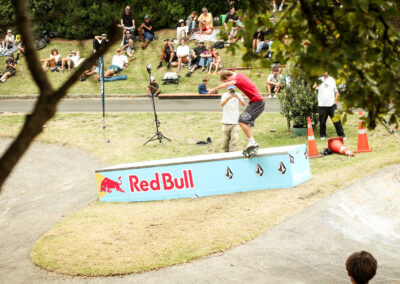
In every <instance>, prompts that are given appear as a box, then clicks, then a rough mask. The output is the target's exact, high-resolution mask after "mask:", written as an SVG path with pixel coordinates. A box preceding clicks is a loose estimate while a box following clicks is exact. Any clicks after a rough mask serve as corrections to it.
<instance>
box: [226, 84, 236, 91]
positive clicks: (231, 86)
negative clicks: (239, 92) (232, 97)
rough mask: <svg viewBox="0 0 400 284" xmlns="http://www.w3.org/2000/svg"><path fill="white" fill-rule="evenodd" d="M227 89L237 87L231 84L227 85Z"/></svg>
mask: <svg viewBox="0 0 400 284" xmlns="http://www.w3.org/2000/svg"><path fill="white" fill-rule="evenodd" d="M227 89H228V90H230V89H235V85H230V86H228V87H227Z"/></svg>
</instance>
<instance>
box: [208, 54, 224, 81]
mask: <svg viewBox="0 0 400 284" xmlns="http://www.w3.org/2000/svg"><path fill="white" fill-rule="evenodd" d="M220 65H222V64H221V56H219V52H218V51H217V52H215V53H214V58H213V61H212V62H211V63H210V69H208V74H210V73H211V71H212V69H213V67H215V72H214V75H216V74H217V71H218V69H219V68H220V67H221V66H220Z"/></svg>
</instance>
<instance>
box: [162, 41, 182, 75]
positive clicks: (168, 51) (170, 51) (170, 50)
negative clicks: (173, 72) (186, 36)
mask: <svg viewBox="0 0 400 284" xmlns="http://www.w3.org/2000/svg"><path fill="white" fill-rule="evenodd" d="M163 60H165V62H168V65H167V68H168V69H169V68H170V67H171V63H172V62H173V61H177V60H178V58H177V57H176V54H175V49H174V45H173V44H172V43H170V41H169V39H167V38H166V39H164V43H163V46H162V48H161V57H160V64H158V66H157V69H159V68H161V67H162V62H163Z"/></svg>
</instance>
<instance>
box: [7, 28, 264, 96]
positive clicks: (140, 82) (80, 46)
mask: <svg viewBox="0 0 400 284" xmlns="http://www.w3.org/2000/svg"><path fill="white" fill-rule="evenodd" d="M156 35H157V36H158V37H159V39H157V40H155V41H153V42H152V43H151V44H150V45H149V47H148V48H147V49H146V50H142V48H141V44H140V43H137V51H136V53H135V57H136V58H137V59H136V60H135V61H132V62H130V64H129V67H128V68H127V69H126V70H124V71H123V72H121V74H126V75H127V76H128V79H127V80H126V81H117V82H108V83H106V85H105V90H106V94H144V93H146V86H147V84H148V74H147V71H146V68H145V66H146V65H147V64H148V63H150V64H152V66H153V68H152V75H154V76H155V77H156V81H157V82H158V83H159V84H160V83H161V79H162V77H163V75H164V74H165V73H166V72H167V71H168V69H167V68H166V64H164V66H163V67H162V68H161V69H157V68H156V67H157V65H158V63H159V60H160V53H161V46H162V44H163V40H164V38H169V39H172V38H174V37H176V32H175V30H172V29H171V30H161V31H158V32H156ZM197 44H198V43H197V42H195V41H192V42H189V46H190V47H191V48H193V47H194V46H196V45H197ZM174 45H175V47H176V46H177V45H176V44H174ZM238 45H239V47H240V48H239V49H238V50H237V52H236V54H235V55H232V54H231V53H230V52H228V51H227V49H221V50H219V52H220V54H221V55H222V60H223V64H224V67H240V66H242V59H241V58H242V54H243V50H242V49H241V48H242V43H241V42H240V41H239V42H238ZM118 46H119V43H117V44H115V46H114V47H113V48H112V50H110V51H109V52H108V53H107V54H106V56H105V58H104V60H105V68H108V67H109V66H110V65H111V58H112V56H113V55H114V54H115V48H117V47H118ZM53 48H56V49H58V51H59V53H60V54H61V56H62V58H63V57H65V56H66V55H68V54H69V52H70V51H71V50H79V51H80V53H81V57H83V58H86V57H88V56H89V55H90V54H91V53H92V40H86V41H82V42H79V41H67V40H62V39H54V40H52V41H51V43H50V44H49V45H47V47H46V48H45V49H43V50H40V51H38V52H39V56H40V58H41V59H45V58H48V57H49V54H50V51H51V49H53ZM4 59H5V58H4ZM0 70H1V69H0ZM170 70H171V71H176V68H171V69H170ZM187 72H188V69H187V68H183V69H181V71H180V73H179V74H180V75H181V83H180V84H179V85H178V86H176V85H166V86H163V85H161V89H162V91H163V92H164V93H183V92H189V93H197V87H198V85H199V84H200V83H201V81H202V79H203V78H204V77H208V78H209V79H210V82H209V86H211V87H212V86H215V85H217V84H219V83H220V81H219V76H218V75H216V76H215V75H207V73H206V72H201V71H200V70H197V71H196V72H195V73H194V74H193V75H192V77H190V78H187V77H185V76H184V75H185V74H186V73H187ZM241 72H242V71H241ZM243 73H245V74H247V75H248V76H250V78H251V79H252V80H253V81H254V82H255V83H256V85H257V86H258V88H259V90H260V92H262V93H266V79H267V76H268V75H269V73H270V71H269V70H262V69H253V70H246V71H243ZM69 74H70V73H61V72H60V73H57V72H54V73H52V72H50V70H48V71H47V76H49V78H50V81H51V82H52V84H53V86H54V87H57V86H60V85H61V84H62V83H63V82H64V81H65V79H66V78H67V77H68V76H69ZM99 92H100V90H99V85H98V83H97V80H96V79H95V77H92V78H89V79H88V80H87V81H85V82H77V83H76V84H75V85H74V86H73V87H72V88H71V89H70V90H69V92H68V93H69V94H79V95H93V94H99ZM37 93H38V89H37V87H36V85H35V83H34V82H33V80H32V78H31V75H30V72H29V70H28V67H27V65H26V61H25V58H24V57H22V59H20V60H19V64H18V71H17V75H16V76H15V77H12V78H10V79H9V80H7V82H6V83H5V84H2V85H1V88H0V95H20V94H21V95H27V94H37Z"/></svg>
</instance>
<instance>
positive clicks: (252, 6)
mask: <svg viewBox="0 0 400 284" xmlns="http://www.w3.org/2000/svg"><path fill="white" fill-rule="evenodd" d="M341 3H342V5H341V6H340V7H333V6H331V4H332V1H327V0H308V1H307V0H300V1H292V3H291V5H289V7H287V8H286V9H285V10H284V12H282V13H281V14H280V15H279V17H276V18H278V19H276V20H275V25H274V34H273V38H274V44H273V45H272V49H273V51H274V56H275V58H274V59H276V60H278V61H279V62H281V63H282V64H284V63H285V62H287V61H291V62H295V63H296V66H298V67H299V68H301V69H302V70H303V71H304V73H305V80H306V81H307V82H309V83H310V85H312V84H313V82H315V81H316V79H317V77H318V76H320V75H321V74H322V73H323V72H324V71H329V72H330V74H331V75H332V76H333V77H334V78H336V80H337V81H338V82H339V83H340V82H341V81H342V83H345V84H346V89H345V90H344V92H342V94H341V101H342V103H343V104H342V105H343V107H344V109H345V110H346V111H347V112H351V109H353V108H357V107H359V108H363V109H366V110H367V111H368V126H369V127H370V128H375V126H376V121H377V120H378V118H379V116H380V115H383V114H385V113H390V114H391V122H394V121H395V119H396V117H397V118H398V117H399V116H400V99H399V98H400V72H399V71H400V47H399V46H400V45H399V43H400V38H399V34H398V30H396V28H395V27H394V26H395V25H397V26H398V21H395V20H393V19H399V17H400V10H399V3H398V2H397V1H394V0H391V1H386V0H385V1H383V0H355V1H341ZM245 9H246V10H247V18H246V19H245V25H246V28H247V30H246V33H245V40H246V46H247V47H248V50H247V53H246V54H245V55H244V57H243V58H244V59H245V60H253V59H259V60H260V61H262V62H263V64H264V65H266V63H265V62H266V59H263V58H257V57H256V56H254V55H253V54H252V50H251V48H249V47H250V46H251V39H252V34H253V33H254V31H255V30H256V29H257V27H262V26H264V27H267V26H269V27H271V26H272V23H271V22H269V19H268V18H269V16H270V15H271V12H270V11H269V9H270V3H268V2H266V1H264V0H255V1H248V2H245ZM397 28H398V27H397ZM285 36H288V40H285Z"/></svg>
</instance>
